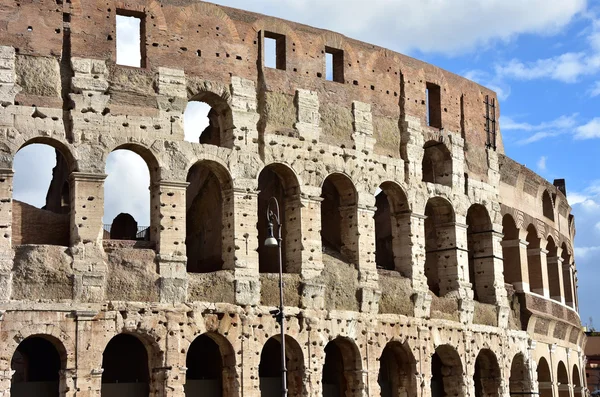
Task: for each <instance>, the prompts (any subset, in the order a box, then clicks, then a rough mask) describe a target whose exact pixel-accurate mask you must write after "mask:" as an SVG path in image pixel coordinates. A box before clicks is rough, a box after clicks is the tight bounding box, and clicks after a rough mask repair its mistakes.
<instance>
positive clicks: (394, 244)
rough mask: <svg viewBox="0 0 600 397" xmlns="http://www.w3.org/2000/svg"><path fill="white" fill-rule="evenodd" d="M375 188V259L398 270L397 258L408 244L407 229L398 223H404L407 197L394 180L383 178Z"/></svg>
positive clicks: (399, 264)
mask: <svg viewBox="0 0 600 397" xmlns="http://www.w3.org/2000/svg"><path fill="white" fill-rule="evenodd" d="M379 190H380V191H379V193H378V194H377V195H376V196H375V206H376V207H377V210H376V211H375V261H376V264H377V268H379V269H386V270H399V271H401V270H402V264H401V263H399V262H400V260H401V258H402V257H403V256H404V255H405V252H403V251H405V250H406V247H408V244H410V241H409V239H408V234H409V231H408V230H403V229H401V226H400V224H402V225H404V224H408V220H407V219H405V218H406V217H409V216H410V213H409V206H408V200H407V199H406V195H405V194H404V192H403V191H402V189H401V188H400V187H399V186H398V185H397V184H395V183H394V182H384V183H383V184H382V185H381V186H380V188H379Z"/></svg>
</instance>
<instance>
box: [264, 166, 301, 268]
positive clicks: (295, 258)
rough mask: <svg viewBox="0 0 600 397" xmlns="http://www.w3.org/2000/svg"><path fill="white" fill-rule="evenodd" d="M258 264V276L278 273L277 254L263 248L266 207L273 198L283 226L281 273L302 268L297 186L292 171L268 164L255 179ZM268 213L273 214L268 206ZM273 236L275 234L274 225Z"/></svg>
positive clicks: (272, 208)
mask: <svg viewBox="0 0 600 397" xmlns="http://www.w3.org/2000/svg"><path fill="white" fill-rule="evenodd" d="M258 190H259V193H258V214H257V216H258V223H257V227H258V265H259V270H260V272H261V273H278V272H279V252H278V250H277V249H274V248H272V247H266V246H265V244H264V241H265V240H266V238H267V229H268V221H267V208H268V206H269V201H270V200H271V198H272V197H274V198H275V199H277V202H278V203H279V216H280V218H281V219H280V220H281V223H282V229H281V237H282V242H281V244H282V246H281V257H282V258H281V261H282V268H283V271H284V272H289V273H299V272H300V267H301V261H302V258H301V245H302V241H301V235H300V229H301V228H300V210H301V204H300V187H299V184H298V179H297V178H296V175H295V174H294V172H293V171H292V170H291V169H290V168H288V167H287V166H285V165H283V164H270V165H268V166H267V167H265V168H264V169H263V170H262V172H261V173H260V175H259V176H258ZM270 209H271V210H273V211H275V207H274V204H273V203H271V207H270ZM273 232H274V234H275V237H277V235H278V230H277V226H276V225H274V229H273Z"/></svg>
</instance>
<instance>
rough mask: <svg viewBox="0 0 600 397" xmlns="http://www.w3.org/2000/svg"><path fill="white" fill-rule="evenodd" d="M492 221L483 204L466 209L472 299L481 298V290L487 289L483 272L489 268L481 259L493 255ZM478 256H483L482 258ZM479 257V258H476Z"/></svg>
mask: <svg viewBox="0 0 600 397" xmlns="http://www.w3.org/2000/svg"><path fill="white" fill-rule="evenodd" d="M491 231H492V221H491V220H490V216H489V214H488V212H487V210H486V208H485V207H484V206H483V205H480V204H474V205H472V206H471V207H470V208H469V211H467V248H468V251H469V281H470V282H471V285H472V288H473V299H475V300H477V301H479V300H481V299H480V298H483V296H480V295H481V292H482V291H487V290H489V288H488V287H491V286H490V285H484V283H485V281H486V280H489V277H486V275H485V274H484V273H485V272H486V271H490V270H491V269H486V268H482V267H483V266H481V265H482V261H485V260H486V259H488V258H490V257H492V256H493V250H492V247H493V242H492V234H491ZM479 258H485V259H483V260H481V259H479ZM478 259H479V260H478Z"/></svg>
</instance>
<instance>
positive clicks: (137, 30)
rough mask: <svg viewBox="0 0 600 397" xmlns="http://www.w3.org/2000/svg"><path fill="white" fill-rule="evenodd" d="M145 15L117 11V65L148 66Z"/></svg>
mask: <svg viewBox="0 0 600 397" xmlns="http://www.w3.org/2000/svg"><path fill="white" fill-rule="evenodd" d="M144 20H145V17H144V14H143V13H140V12H135V11H129V10H117V16H116V21H115V23H116V37H117V40H116V47H117V55H116V63H117V65H124V66H132V67H137V68H143V67H145V66H146V28H145V24H144V22H145V21H144Z"/></svg>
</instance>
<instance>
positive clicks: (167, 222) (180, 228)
mask: <svg viewBox="0 0 600 397" xmlns="http://www.w3.org/2000/svg"><path fill="white" fill-rule="evenodd" d="M187 186H188V183H187V182H178V181H159V182H158V183H155V184H153V185H152V186H151V188H150V190H151V194H150V206H151V208H152V209H151V218H152V219H151V223H152V226H151V228H150V229H151V232H150V239H151V240H152V241H154V242H155V244H156V252H157V254H158V272H159V274H160V301H161V302H163V303H175V302H185V300H186V299H187V284H188V283H187V272H186V261H187V258H186V256H185V227H186V224H185V217H186V201H185V193H186V188H187ZM156 208H158V211H157V210H156Z"/></svg>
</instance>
